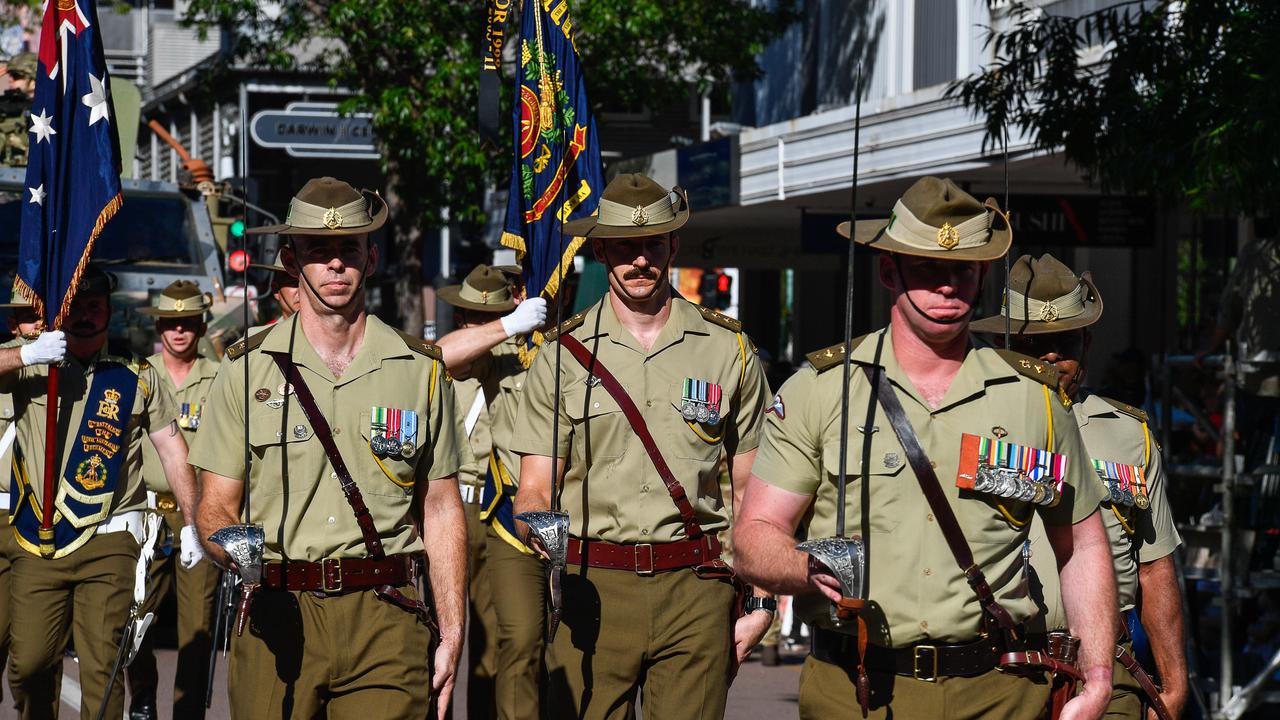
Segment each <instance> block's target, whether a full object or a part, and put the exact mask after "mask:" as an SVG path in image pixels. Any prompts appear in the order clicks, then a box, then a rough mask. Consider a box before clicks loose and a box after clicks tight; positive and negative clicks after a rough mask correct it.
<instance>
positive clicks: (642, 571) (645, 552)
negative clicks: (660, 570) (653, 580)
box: [635, 543, 654, 575]
mask: <svg viewBox="0 0 1280 720" xmlns="http://www.w3.org/2000/svg"><path fill="white" fill-rule="evenodd" d="M635 553H636V558H635V559H636V574H637V575H652V574H653V572H654V570H653V563H654V557H653V545H652V544H648V543H646V544H643V545H636V550H635ZM645 557H647V560H648V563H649V566H648V567H647V568H646V567H643V566H642V563H641V561H640V559H641V558H645Z"/></svg>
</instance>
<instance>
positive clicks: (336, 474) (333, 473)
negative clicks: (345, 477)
mask: <svg viewBox="0 0 1280 720" xmlns="http://www.w3.org/2000/svg"><path fill="white" fill-rule="evenodd" d="M329 477H331V478H333V479H334V480H337V479H338V473H336V472H331V473H329ZM330 522H332V520H331V521H330Z"/></svg>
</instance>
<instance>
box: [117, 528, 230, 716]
mask: <svg viewBox="0 0 1280 720" xmlns="http://www.w3.org/2000/svg"><path fill="white" fill-rule="evenodd" d="M164 523H165V524H164V526H162V528H161V532H162V533H165V534H166V535H167V537H168V538H169V539H170V540H171V541H172V545H173V551H172V552H171V553H169V554H167V555H166V554H165V553H163V552H162V551H161V550H160V549H159V548H160V546H161V545H163V544H164V540H165V537H164V536H162V537H161V538H160V541H159V542H157V543H156V548H157V549H156V556H155V559H153V560H152V561H151V567H150V568H148V571H147V600H146V607H145V608H144V609H143V612H159V610H160V605H161V604H162V603H163V602H164V599H165V598H166V597H167V596H168V595H169V591H170V590H171V589H174V588H176V589H177V595H178V666H177V669H176V670H175V671H174V678H173V716H174V717H180V718H194V719H196V720H198V719H199V718H203V717H204V711H205V707H204V697H205V684H206V683H207V682H208V680H209V646H210V644H211V643H212V628H213V599H214V594H215V593H216V591H217V589H218V580H219V576H220V573H219V571H218V568H217V567H216V566H214V564H213V563H211V562H207V561H206V562H202V563H200V564H199V565H196V566H195V567H194V568H192V569H190V570H188V569H186V568H184V567H182V563H181V562H180V561H179V553H180V547H181V541H180V540H179V533H180V532H181V531H182V526H183V525H184V524H185V523H184V519H183V515H182V513H181V512H172V513H164ZM155 632H156V628H155V626H154V625H153V626H152V628H151V630H150V631H148V632H147V636H146V638H145V639H144V640H143V642H142V647H140V648H139V649H138V655H137V656H136V657H135V658H134V659H133V663H132V664H130V665H129V668H128V670H127V671H126V676H127V677H128V681H129V693H130V695H133V696H135V697H136V696H139V695H151V696H154V695H155V692H156V687H157V685H158V683H159V681H160V676H159V674H158V673H157V671H156V656H155V646H154V636H155Z"/></svg>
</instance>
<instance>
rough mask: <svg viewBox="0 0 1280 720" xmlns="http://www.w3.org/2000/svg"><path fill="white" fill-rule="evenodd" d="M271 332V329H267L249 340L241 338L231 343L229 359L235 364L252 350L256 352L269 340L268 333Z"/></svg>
mask: <svg viewBox="0 0 1280 720" xmlns="http://www.w3.org/2000/svg"><path fill="white" fill-rule="evenodd" d="M269 332H271V328H267V329H266V330H263V331H262V332H256V333H254V334H252V335H250V336H249V337H247V338H240V339H239V340H237V341H235V342H233V343H231V347H228V348H227V359H228V360H230V361H232V362H235V361H236V360H239V359H240V358H242V357H244V356H245V355H246V354H248V352H249V351H250V350H255V349H257V347H258V346H259V345H261V344H262V341H263V340H266V339H267V333H269Z"/></svg>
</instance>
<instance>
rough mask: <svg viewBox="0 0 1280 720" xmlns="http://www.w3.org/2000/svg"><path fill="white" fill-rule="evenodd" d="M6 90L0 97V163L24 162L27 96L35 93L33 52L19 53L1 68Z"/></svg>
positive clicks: (27, 132) (28, 114)
mask: <svg viewBox="0 0 1280 720" xmlns="http://www.w3.org/2000/svg"><path fill="white" fill-rule="evenodd" d="M5 70H6V72H7V74H8V75H9V85H10V87H9V89H8V90H6V91H5V93H4V95H3V96H2V97H0V165H13V166H22V165H26V164H27V145H28V143H29V140H30V137H29V135H30V131H31V107H30V106H31V98H33V97H35V93H36V55H35V53H29V52H24V53H19V54H18V55H16V56H14V58H13V59H12V60H10V61H9V62H8V64H7V65H6V67H5Z"/></svg>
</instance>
